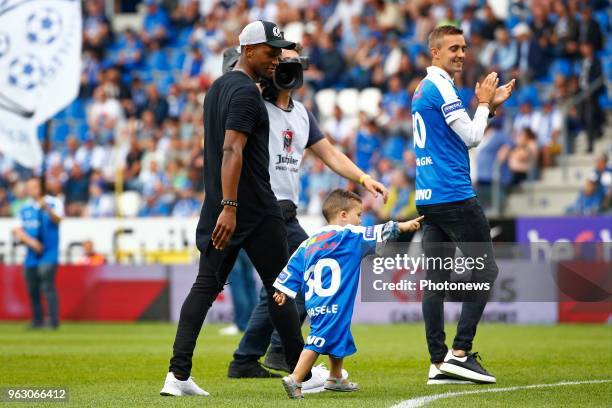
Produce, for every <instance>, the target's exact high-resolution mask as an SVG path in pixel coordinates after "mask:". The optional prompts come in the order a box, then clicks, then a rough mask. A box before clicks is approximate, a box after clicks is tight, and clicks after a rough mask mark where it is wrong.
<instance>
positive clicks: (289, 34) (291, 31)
mask: <svg viewBox="0 0 612 408" xmlns="http://www.w3.org/2000/svg"><path fill="white" fill-rule="evenodd" d="M283 31H284V32H285V38H286V39H287V40H289V41H293V42H299V43H301V42H302V35H303V34H304V24H302V22H300V21H294V22H292V23H289V24H287V25H286V26H285V27H283Z"/></svg>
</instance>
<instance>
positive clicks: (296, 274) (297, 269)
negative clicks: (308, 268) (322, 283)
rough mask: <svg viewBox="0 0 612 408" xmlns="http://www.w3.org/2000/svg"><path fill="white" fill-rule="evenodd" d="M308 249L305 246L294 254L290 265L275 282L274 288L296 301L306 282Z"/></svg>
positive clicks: (301, 246) (288, 264)
mask: <svg viewBox="0 0 612 408" xmlns="http://www.w3.org/2000/svg"><path fill="white" fill-rule="evenodd" d="M305 252H306V249H305V247H304V245H303V244H302V245H300V247H299V248H298V249H297V251H295V252H294V253H293V255H292V256H291V259H289V263H287V266H286V267H285V269H283V270H282V271H281V273H280V274H279V275H278V277H277V278H276V280H275V281H274V285H273V286H274V287H275V288H276V289H277V290H278V291H279V292H283V293H284V294H285V295H287V296H289V297H291V298H293V299H295V297H296V296H297V294H298V293H299V291H300V290H301V289H302V283H303V282H304V279H303V277H304V268H305V259H304V255H305Z"/></svg>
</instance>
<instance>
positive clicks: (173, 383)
mask: <svg viewBox="0 0 612 408" xmlns="http://www.w3.org/2000/svg"><path fill="white" fill-rule="evenodd" d="M159 395H163V396H165V397H183V396H187V395H203V396H205V397H206V396H209V395H210V394H209V393H207V392H206V391H204V390H203V389H201V388H200V387H198V384H196V383H195V381H193V377H189V378H188V379H187V380H185V381H180V380H177V379H176V377H175V376H174V374H173V373H171V372H170V373H168V374H167V375H166V381H165V382H164V388H162V389H161V391H160V392H159Z"/></svg>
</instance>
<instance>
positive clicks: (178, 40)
mask: <svg viewBox="0 0 612 408" xmlns="http://www.w3.org/2000/svg"><path fill="white" fill-rule="evenodd" d="M192 31H193V27H186V28H183V29H182V30H181V31H180V32H179V33H178V34H177V35H175V36H174V38H175V40H174V41H173V42H172V44H173V45H175V46H180V47H186V46H188V45H189V37H191V32H192Z"/></svg>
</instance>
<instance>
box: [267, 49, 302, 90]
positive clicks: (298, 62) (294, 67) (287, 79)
mask: <svg viewBox="0 0 612 408" xmlns="http://www.w3.org/2000/svg"><path fill="white" fill-rule="evenodd" d="M305 69H308V57H299V58H287V59H284V60H281V61H280V63H279V64H278V65H277V66H276V70H275V71H274V76H273V77H272V82H273V83H274V86H275V87H276V88H278V89H298V88H300V87H301V86H302V85H303V84H304V70H305Z"/></svg>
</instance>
